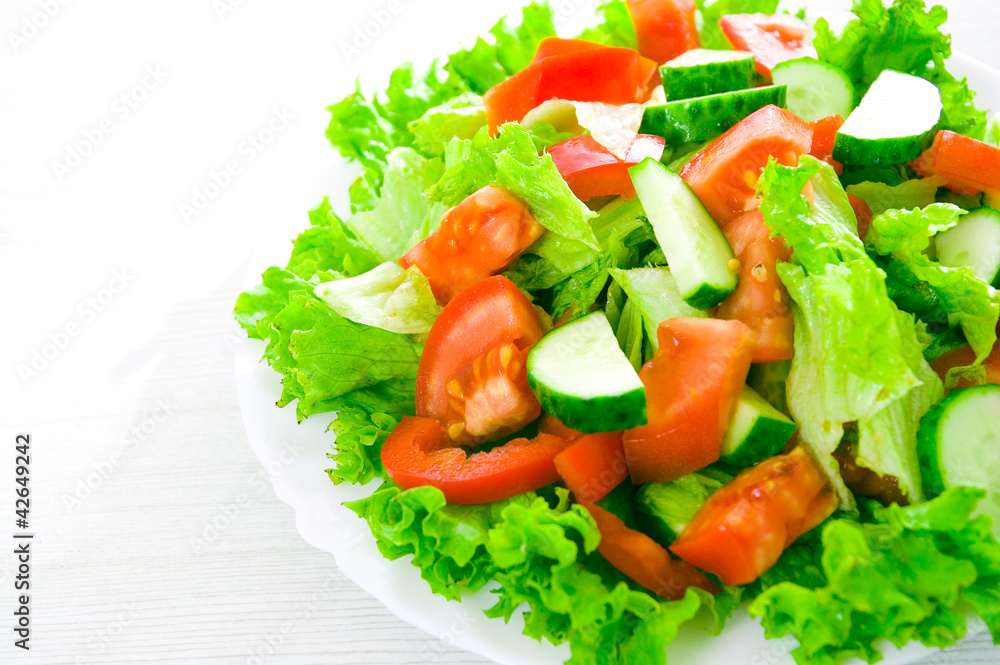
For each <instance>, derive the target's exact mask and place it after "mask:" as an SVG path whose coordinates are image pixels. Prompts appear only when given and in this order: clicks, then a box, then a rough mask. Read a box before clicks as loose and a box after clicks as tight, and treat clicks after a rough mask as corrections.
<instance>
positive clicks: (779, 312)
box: [715, 210, 794, 363]
mask: <svg viewBox="0 0 1000 665" xmlns="http://www.w3.org/2000/svg"><path fill="white" fill-rule="evenodd" d="M725 235H726V239H727V240H729V245H730V246H731V247H732V248H733V254H735V255H736V258H737V259H738V260H739V262H740V281H739V284H737V286H736V290H735V291H733V292H732V293H731V294H729V297H727V298H726V299H725V300H723V301H722V304H720V305H719V307H718V308H717V309H716V310H715V316H716V317H718V318H720V319H731V320H736V321H742V322H743V323H745V324H746V325H747V327H748V328H750V330H752V331H753V332H754V336H755V343H754V351H753V357H752V361H753V362H755V363H770V362H777V361H779V360H791V358H792V355H793V348H792V331H793V324H794V319H793V316H792V308H791V299H790V298H789V296H788V290H787V289H786V288H785V285H784V284H782V283H781V280H780V279H779V278H778V270H777V268H778V261H788V259H789V258H791V254H792V252H791V250H790V249H789V248H788V246H787V245H786V244H785V241H784V240H783V239H781V238H772V237H771V230H770V229H769V228H768V226H767V224H765V223H764V215H763V214H762V213H761V212H760V211H759V210H751V211H750V212H747V213H743V214H742V215H740V216H739V217H737V218H736V219H734V220H732V221H731V222H730V223H729V224H728V225H726V229H725Z"/></svg>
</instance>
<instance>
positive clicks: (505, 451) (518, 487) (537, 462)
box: [382, 416, 570, 504]
mask: <svg viewBox="0 0 1000 665" xmlns="http://www.w3.org/2000/svg"><path fill="white" fill-rule="evenodd" d="M568 445H570V442H569V441H566V440H565V439H560V438H559V437H557V436H552V435H550V434H539V435H538V436H536V437H535V438H534V440H528V439H524V438H519V439H514V440H512V441H508V442H507V443H505V444H504V445H502V446H498V447H497V448H494V449H493V450H491V451H489V452H486V453H473V454H471V455H466V452H465V450H463V449H462V448H458V447H455V443H454V442H453V441H452V440H451V439H450V438H449V436H448V434H447V433H446V432H445V429H444V427H442V425H441V423H439V422H438V421H437V420H435V419H433V418H415V417H413V416H406V417H404V418H403V419H402V420H401V421H400V422H399V425H397V426H396V429H394V430H393V431H392V434H390V435H389V438H388V439H386V441H385V444H383V446H382V464H383V465H384V466H385V470H386V472H387V473H388V474H389V477H390V478H392V479H393V481H394V482H395V483H396V484H397V485H399V486H400V487H401V488H403V489H409V488H411V487H421V486H424V485H433V486H434V487H437V488H438V489H439V490H441V491H442V492H444V496H445V499H447V501H448V503H459V504H473V503H488V502H490V501H499V500H500V499H508V498H510V497H512V496H517V495H518V494H523V493H524V492H528V491H531V490H536V489H538V488H539V487H544V486H545V485H548V484H550V483H554V482H555V481H557V480H559V474H558V473H556V467H555V463H554V462H553V459H554V458H555V456H556V455H557V454H558V453H560V452H561V451H562V450H564V449H565V448H566V446H568Z"/></svg>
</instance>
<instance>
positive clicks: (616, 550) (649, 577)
mask: <svg viewBox="0 0 1000 665" xmlns="http://www.w3.org/2000/svg"><path fill="white" fill-rule="evenodd" d="M580 504H581V505H582V506H583V507H584V508H586V509H587V510H588V511H590V514H591V516H593V518H594V521H595V522H597V528H598V529H600V531H601V542H600V543H599V544H598V546H597V551H598V552H600V553H601V556H603V557H604V558H605V559H607V560H608V562H609V563H611V565H612V566H614V567H615V568H617V569H618V570H620V571H621V572H622V573H624V574H625V575H626V576H627V577H628V578H629V579H631V580H633V581H634V582H635V583H636V584H638V585H639V586H641V587H643V588H644V589H647V590H649V591H652V592H653V593H655V594H657V595H659V596H662V597H664V598H668V599H670V600H678V599H680V598H683V597H684V594H685V592H686V591H687V588H688V587H691V586H693V587H698V588H699V589H704V590H705V591H708V592H709V593H713V594H714V593H719V587H718V585H717V584H715V583H714V582H712V580H710V579H708V577H706V576H705V574H704V573H702V572H701V571H699V570H698V569H696V568H695V567H694V566H692V565H691V564H689V563H687V562H686V561H682V560H680V559H675V558H673V557H672V556H670V553H669V552H668V551H667V550H665V549H663V547H661V546H660V545H659V544H658V543H656V541H654V540H653V539H652V538H650V537H649V536H647V535H646V534H644V533H641V532H639V531H636V530H634V529H630V528H628V527H627V526H625V523H624V522H622V521H621V520H620V519H619V518H618V517H617V516H616V515H614V514H613V513H610V512H608V511H607V510H604V509H603V508H601V507H600V506H598V505H596V504H594V503H592V502H590V501H580Z"/></svg>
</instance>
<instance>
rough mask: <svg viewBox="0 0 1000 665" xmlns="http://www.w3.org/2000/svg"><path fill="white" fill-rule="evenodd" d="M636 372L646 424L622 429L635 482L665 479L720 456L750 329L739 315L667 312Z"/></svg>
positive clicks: (746, 362) (749, 349)
mask: <svg viewBox="0 0 1000 665" xmlns="http://www.w3.org/2000/svg"><path fill="white" fill-rule="evenodd" d="M657 338H658V340H659V342H660V348H659V350H658V351H657V352H656V355H655V356H653V359H652V360H650V361H649V362H648V363H646V364H645V365H644V366H643V368H642V370H641V371H640V372H639V378H640V379H641V380H642V383H643V385H645V386H646V410H647V413H648V415H649V423H648V424H646V425H642V426H640V427H634V428H632V429H629V430H626V431H625V437H624V445H625V457H626V459H627V460H628V468H629V473H630V475H631V476H632V482H634V483H637V484H638V483H649V482H658V483H664V482H668V481H671V480H675V479H677V478H680V477H681V476H683V475H685V474H688V473H691V472H692V471H697V470H698V469H701V468H703V467H705V466H708V465H709V464H711V463H712V462H715V461H717V460H718V459H719V453H720V450H721V446H722V437H723V436H724V435H725V433H726V430H727V429H728V428H729V424H730V422H731V421H732V419H733V414H734V413H735V411H736V404H737V400H738V399H739V396H740V392H741V391H742V390H743V384H745V383H746V378H747V373H748V372H749V371H750V359H751V357H752V356H753V352H754V346H755V343H754V334H753V331H752V330H750V329H749V328H747V326H746V325H744V324H743V323H741V322H740V321H722V320H720V319H694V318H676V319H667V320H666V321H664V322H663V323H661V324H660V327H659V329H658V330H657Z"/></svg>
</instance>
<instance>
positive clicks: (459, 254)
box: [399, 185, 545, 305]
mask: <svg viewBox="0 0 1000 665" xmlns="http://www.w3.org/2000/svg"><path fill="white" fill-rule="evenodd" d="M544 232H545V229H544V228H543V227H542V225H541V224H539V223H538V222H537V221H536V220H535V218H534V217H532V215H531V212H530V211H529V210H528V208H527V206H526V205H525V204H524V203H523V202H522V201H521V200H520V199H518V198H517V197H515V196H514V195H513V194H510V193H509V192H507V191H505V190H503V189H500V188H499V187H494V186H492V185H488V186H486V187H483V188H482V189H480V190H479V191H478V192H476V193H474V194H472V195H470V196H469V197H468V198H466V199H465V200H464V201H462V202H461V203H459V204H458V205H457V206H455V207H454V208H452V209H451V210H449V211H448V212H446V213H445V214H444V217H443V218H442V219H441V226H440V227H438V229H437V230H436V231H434V233H432V234H430V235H429V236H427V237H426V238H424V239H423V240H421V241H420V242H418V243H417V244H416V245H415V246H414V247H413V249H411V250H410V251H409V252H407V253H406V256H404V257H403V258H401V259H400V260H399V265H401V266H403V268H409V267H410V266H417V267H418V268H420V272H422V273H423V274H424V275H426V276H427V281H429V282H430V285H431V290H432V291H433V292H434V297H436V298H437V300H438V302H439V303H441V304H442V305H444V304H447V303H448V301H449V300H451V299H452V298H454V297H455V296H456V295H458V294H459V293H460V292H462V291H463V290H465V289H467V288H468V287H470V286H472V285H473V284H475V283H476V282H478V281H479V280H481V279H483V278H484V277H489V276H490V275H493V274H495V273H498V272H500V271H502V270H503V269H504V268H506V267H507V266H508V265H510V264H511V263H513V261H514V260H515V259H516V258H517V257H518V256H520V255H521V252H523V251H524V250H525V249H527V247H528V246H529V245H531V243H533V242H535V241H536V240H538V238H539V237H541V235H542V233H544Z"/></svg>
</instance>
